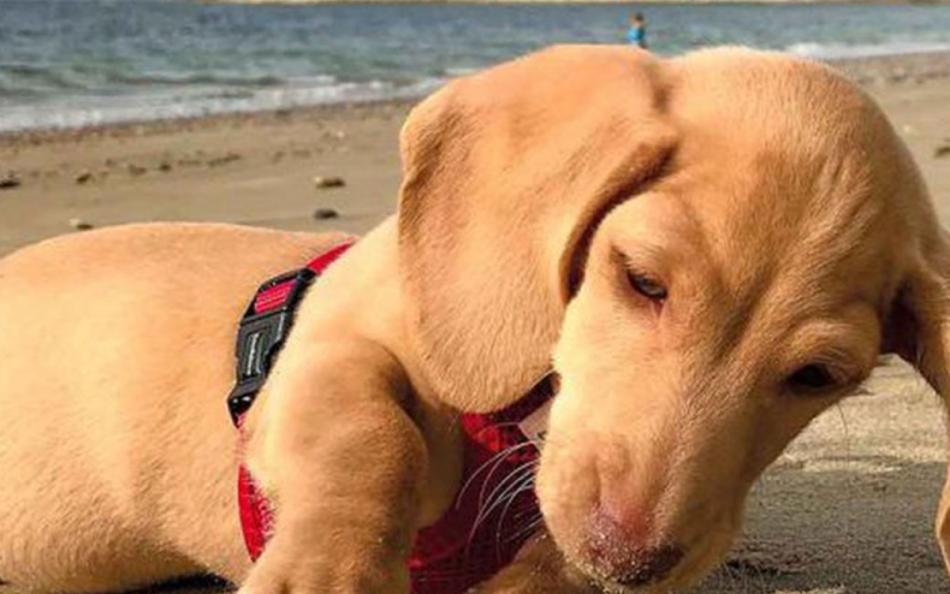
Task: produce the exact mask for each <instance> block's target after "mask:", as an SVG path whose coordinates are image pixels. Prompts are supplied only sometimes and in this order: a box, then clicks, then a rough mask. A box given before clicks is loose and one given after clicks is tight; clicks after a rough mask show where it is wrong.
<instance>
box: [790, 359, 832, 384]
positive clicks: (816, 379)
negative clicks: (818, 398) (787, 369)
mask: <svg viewBox="0 0 950 594" xmlns="http://www.w3.org/2000/svg"><path fill="white" fill-rule="evenodd" d="M788 383H789V384H791V386H792V387H793V388H797V389H800V390H821V389H824V388H828V387H830V386H832V385H834V383H835V378H834V377H833V376H832V375H831V372H829V371H828V368H827V367H825V366H824V365H806V366H805V367H802V368H801V369H799V370H798V371H796V372H795V373H793V374H792V375H791V376H789V378H788Z"/></svg>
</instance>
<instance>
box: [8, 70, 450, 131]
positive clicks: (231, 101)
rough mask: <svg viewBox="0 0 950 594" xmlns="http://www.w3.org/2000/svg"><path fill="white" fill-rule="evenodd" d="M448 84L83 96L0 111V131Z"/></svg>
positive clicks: (414, 93)
mask: <svg viewBox="0 0 950 594" xmlns="http://www.w3.org/2000/svg"><path fill="white" fill-rule="evenodd" d="M443 82H444V79H441V78H424V79H420V80H418V81H415V82H413V83H411V84H408V85H399V86H397V85H395V84H394V83H392V82H388V81H381V80H369V81H364V82H337V81H336V79H334V78H333V77H329V76H318V77H311V78H308V79H297V80H293V81H290V82H289V84H288V85H287V86H282V87H279V88H268V89H257V90H252V91H250V90H242V92H241V93H234V92H228V91H227V90H226V89H215V88H204V89H200V90H185V91H180V90H178V91H173V90H168V91H154V92H151V93H141V94H130V95H124V96H119V97H115V96H113V97H107V98H102V97H80V98H76V97H73V98H69V99H60V100H54V101H46V102H38V103H33V104H31V105H13V106H9V107H5V108H4V109H3V110H0V130H2V131H16V130H27V129H34V128H41V129H47V128H81V127H87V126H96V125H101V124H110V123H118V122H131V121H149V120H164V119H176V118H190V117H198V116H205V115H212V114H222V113H247V112H254V111H268V110H279V109H288V108H293V107H303V106H308V105H325V104H332V103H343V102H367V101H379V100H384V99H396V98H412V97H419V96H422V95H425V94H427V93H429V92H431V91H432V90H434V89H435V88H437V87H438V86H440V85H441V84H442V83H443Z"/></svg>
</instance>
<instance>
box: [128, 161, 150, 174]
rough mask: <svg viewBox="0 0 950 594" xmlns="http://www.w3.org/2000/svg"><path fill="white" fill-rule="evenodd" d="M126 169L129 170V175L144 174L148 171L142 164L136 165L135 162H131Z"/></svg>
mask: <svg viewBox="0 0 950 594" xmlns="http://www.w3.org/2000/svg"><path fill="white" fill-rule="evenodd" d="M125 170H126V171H128V172H129V175H142V174H144V173H145V172H146V171H148V170H147V169H145V168H144V167H142V166H141V165H136V164H135V163H129V164H128V166H126V168H125Z"/></svg>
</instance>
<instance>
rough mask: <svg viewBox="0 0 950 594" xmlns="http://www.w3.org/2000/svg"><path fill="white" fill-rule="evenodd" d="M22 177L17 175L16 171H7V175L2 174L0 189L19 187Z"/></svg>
mask: <svg viewBox="0 0 950 594" xmlns="http://www.w3.org/2000/svg"><path fill="white" fill-rule="evenodd" d="M21 183H22V182H20V178H19V177H17V174H16V173H14V172H12V171H11V172H10V173H7V174H6V175H3V176H0V190H12V189H13V188H19V187H20V184H21Z"/></svg>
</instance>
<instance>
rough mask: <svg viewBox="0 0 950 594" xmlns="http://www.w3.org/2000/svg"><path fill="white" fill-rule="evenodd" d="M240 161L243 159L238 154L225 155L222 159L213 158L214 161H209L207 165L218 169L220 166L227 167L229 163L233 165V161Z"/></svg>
mask: <svg viewBox="0 0 950 594" xmlns="http://www.w3.org/2000/svg"><path fill="white" fill-rule="evenodd" d="M240 159H241V155H239V154H237V153H228V154H226V155H223V156H221V157H215V158H213V159H208V161H207V165H208V167H218V166H220V165H227V164H228V163H231V162H232V161H238V160H240Z"/></svg>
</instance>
